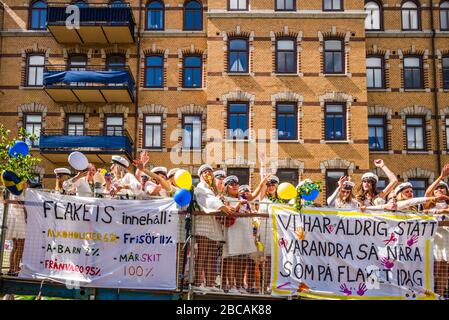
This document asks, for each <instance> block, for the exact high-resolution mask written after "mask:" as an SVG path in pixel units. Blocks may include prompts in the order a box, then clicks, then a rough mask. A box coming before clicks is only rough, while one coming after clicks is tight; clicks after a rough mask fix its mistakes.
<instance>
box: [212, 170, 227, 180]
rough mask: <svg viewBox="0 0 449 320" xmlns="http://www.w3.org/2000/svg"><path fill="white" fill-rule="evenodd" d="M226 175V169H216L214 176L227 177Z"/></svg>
mask: <svg viewBox="0 0 449 320" xmlns="http://www.w3.org/2000/svg"><path fill="white" fill-rule="evenodd" d="M225 177H226V172H225V171H224V170H216V171H214V178H215V179H217V178H225Z"/></svg>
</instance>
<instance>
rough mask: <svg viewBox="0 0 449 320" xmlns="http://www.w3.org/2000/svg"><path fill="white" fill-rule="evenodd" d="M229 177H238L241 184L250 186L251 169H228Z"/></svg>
mask: <svg viewBox="0 0 449 320" xmlns="http://www.w3.org/2000/svg"><path fill="white" fill-rule="evenodd" d="M227 175H228V177H229V176H237V178H239V184H240V185H244V184H249V169H248V168H228V170H227Z"/></svg>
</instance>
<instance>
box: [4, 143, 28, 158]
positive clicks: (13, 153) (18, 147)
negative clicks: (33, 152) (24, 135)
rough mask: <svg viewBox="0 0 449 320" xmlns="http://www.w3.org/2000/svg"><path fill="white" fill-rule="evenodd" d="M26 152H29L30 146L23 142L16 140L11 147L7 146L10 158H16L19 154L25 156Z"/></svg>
mask: <svg viewBox="0 0 449 320" xmlns="http://www.w3.org/2000/svg"><path fill="white" fill-rule="evenodd" d="M28 152H30V148H29V147H28V145H27V144H26V143H25V142H23V141H16V143H15V144H14V145H13V146H12V147H11V148H9V151H8V155H9V156H10V157H11V158H16V157H17V156H18V155H19V154H21V155H22V156H23V157H25V156H26V155H27V154H28Z"/></svg>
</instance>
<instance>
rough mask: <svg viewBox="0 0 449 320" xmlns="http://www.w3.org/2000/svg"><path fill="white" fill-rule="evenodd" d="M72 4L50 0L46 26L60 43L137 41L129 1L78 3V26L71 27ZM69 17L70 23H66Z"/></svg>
mask: <svg viewBox="0 0 449 320" xmlns="http://www.w3.org/2000/svg"><path fill="white" fill-rule="evenodd" d="M67 6H69V4H62V3H49V4H48V9H47V27H48V30H49V31H50V32H51V33H52V34H53V37H54V38H55V39H56V41H57V42H59V43H86V44H87V43H96V44H98V43H103V44H107V43H134V41H135V39H134V27H135V22H134V17H133V13H132V10H131V7H130V5H129V4H127V3H120V4H118V5H117V4H115V5H114V4H112V5H111V4H100V3H98V4H91V3H89V6H88V7H79V28H78V27H76V28H74V27H71V25H70V24H71V23H72V24H73V22H72V21H74V19H73V17H71V14H72V12H71V11H70V10H69V13H66V8H67ZM66 21H67V22H68V25H66Z"/></svg>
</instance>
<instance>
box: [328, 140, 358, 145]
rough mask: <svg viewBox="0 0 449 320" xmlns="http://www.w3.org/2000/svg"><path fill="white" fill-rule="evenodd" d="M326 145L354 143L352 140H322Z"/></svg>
mask: <svg viewBox="0 0 449 320" xmlns="http://www.w3.org/2000/svg"><path fill="white" fill-rule="evenodd" d="M322 141H323V143H324V144H350V143H354V142H353V141H352V140H335V141H334V140H322Z"/></svg>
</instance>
